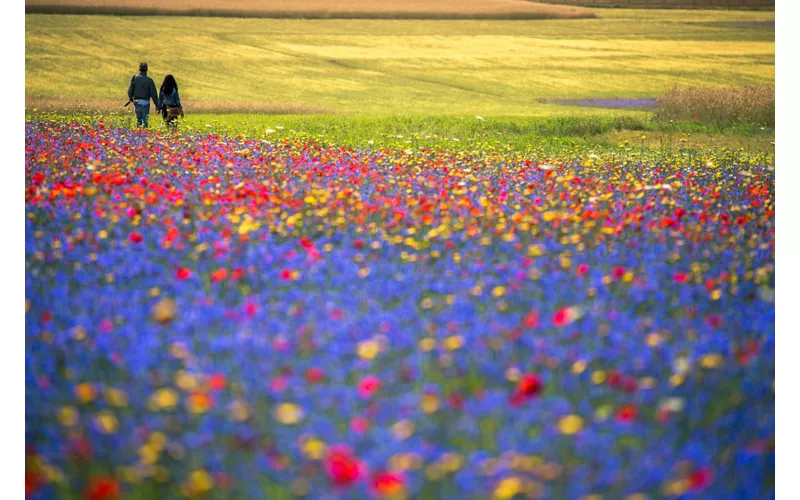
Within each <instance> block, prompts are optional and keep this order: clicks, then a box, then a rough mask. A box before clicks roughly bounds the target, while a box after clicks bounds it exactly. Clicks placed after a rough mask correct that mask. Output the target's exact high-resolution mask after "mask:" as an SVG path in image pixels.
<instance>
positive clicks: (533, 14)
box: [25, 0, 594, 19]
mask: <svg viewBox="0 0 800 500" xmlns="http://www.w3.org/2000/svg"><path fill="white" fill-rule="evenodd" d="M25 6H26V8H27V9H28V10H29V11H31V12H47V13H84V14H90V13H100V14H135V13H138V14H156V13H159V14H199V15H225V16H240V17H279V18H282V17H304V18H351V17H355V18H421V19H424V18H492V19H576V18H582V17H593V16H594V14H593V13H592V11H591V10H589V9H586V8H583V7H574V6H565V5H550V4H543V3H536V2H530V1H527V0H402V1H400V2H384V1H380V0H344V1H330V0H302V1H293V0H227V1H222V0H184V1H181V2H164V1H159V0H26V1H25Z"/></svg>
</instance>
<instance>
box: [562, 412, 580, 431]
mask: <svg viewBox="0 0 800 500" xmlns="http://www.w3.org/2000/svg"><path fill="white" fill-rule="evenodd" d="M581 429H583V419H582V418H581V417H579V416H578V415H567V416H566V417H561V420H559V421H558V430H559V431H560V432H561V433H562V434H567V435H572V434H575V433H578V432H580V431H581Z"/></svg>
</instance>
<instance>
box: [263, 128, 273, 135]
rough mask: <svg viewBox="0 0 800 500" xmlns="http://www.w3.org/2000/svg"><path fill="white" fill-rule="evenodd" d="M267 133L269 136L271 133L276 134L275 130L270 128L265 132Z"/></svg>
mask: <svg viewBox="0 0 800 500" xmlns="http://www.w3.org/2000/svg"><path fill="white" fill-rule="evenodd" d="M265 132H266V133H268V134H271V133H273V132H275V129H271V128H268V129H267V130H265Z"/></svg>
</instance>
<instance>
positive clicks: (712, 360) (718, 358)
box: [700, 354, 725, 369]
mask: <svg viewBox="0 0 800 500" xmlns="http://www.w3.org/2000/svg"><path fill="white" fill-rule="evenodd" d="M724 362H725V359H724V358H723V357H722V355H721V354H706V355H705V356H703V357H702V358H700V366H702V367H703V368H707V369H713V368H719V367H720V366H722V364H723V363H724Z"/></svg>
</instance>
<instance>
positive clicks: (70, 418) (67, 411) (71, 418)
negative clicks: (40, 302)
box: [58, 406, 78, 427]
mask: <svg viewBox="0 0 800 500" xmlns="http://www.w3.org/2000/svg"><path fill="white" fill-rule="evenodd" d="M58 421H59V422H61V425H63V426H64V427H72V426H74V425H75V424H77V423H78V410H76V409H75V408H74V407H72V406H65V407H64V408H60V409H59V410H58Z"/></svg>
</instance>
